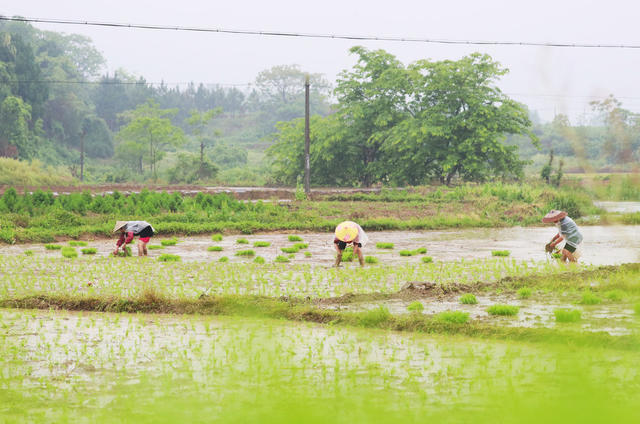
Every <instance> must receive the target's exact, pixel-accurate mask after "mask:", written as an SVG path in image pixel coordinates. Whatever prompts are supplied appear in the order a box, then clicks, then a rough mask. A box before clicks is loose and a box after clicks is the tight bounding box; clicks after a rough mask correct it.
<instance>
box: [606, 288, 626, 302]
mask: <svg viewBox="0 0 640 424" xmlns="http://www.w3.org/2000/svg"><path fill="white" fill-rule="evenodd" d="M604 297H605V298H607V299H609V300H610V301H612V302H619V301H621V300H622V299H623V298H624V297H625V294H624V292H623V291H622V290H611V291H608V292H606V293H605V294H604Z"/></svg>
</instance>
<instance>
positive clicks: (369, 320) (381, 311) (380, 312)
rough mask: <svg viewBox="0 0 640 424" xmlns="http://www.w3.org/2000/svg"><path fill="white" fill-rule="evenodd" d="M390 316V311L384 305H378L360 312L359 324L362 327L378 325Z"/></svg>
mask: <svg viewBox="0 0 640 424" xmlns="http://www.w3.org/2000/svg"><path fill="white" fill-rule="evenodd" d="M391 317H392V315H391V312H389V309H387V308H386V307H385V306H383V305H380V306H378V307H377V308H374V309H370V310H368V311H364V312H360V315H359V318H360V324H361V325H363V326H364V327H378V326H379V325H380V324H382V323H383V322H385V321H388V320H389V319H390V318H391Z"/></svg>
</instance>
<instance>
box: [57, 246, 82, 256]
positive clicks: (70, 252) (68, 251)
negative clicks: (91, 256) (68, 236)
mask: <svg viewBox="0 0 640 424" xmlns="http://www.w3.org/2000/svg"><path fill="white" fill-rule="evenodd" d="M60 252H61V253H62V256H64V257H65V258H77V257H78V251H77V250H76V249H75V248H74V247H70V246H65V247H63V248H62V249H61V250H60Z"/></svg>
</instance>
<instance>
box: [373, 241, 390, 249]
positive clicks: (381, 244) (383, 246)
mask: <svg viewBox="0 0 640 424" xmlns="http://www.w3.org/2000/svg"><path fill="white" fill-rule="evenodd" d="M376 249H393V243H388V242H379V243H376Z"/></svg>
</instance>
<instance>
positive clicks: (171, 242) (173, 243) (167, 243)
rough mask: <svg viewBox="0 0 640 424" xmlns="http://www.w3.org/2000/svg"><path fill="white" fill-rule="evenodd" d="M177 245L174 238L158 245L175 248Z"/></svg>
mask: <svg viewBox="0 0 640 424" xmlns="http://www.w3.org/2000/svg"><path fill="white" fill-rule="evenodd" d="M177 243H178V240H177V239H175V238H172V239H169V240H162V241H160V244H161V245H163V246H175V245H176V244H177Z"/></svg>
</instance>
